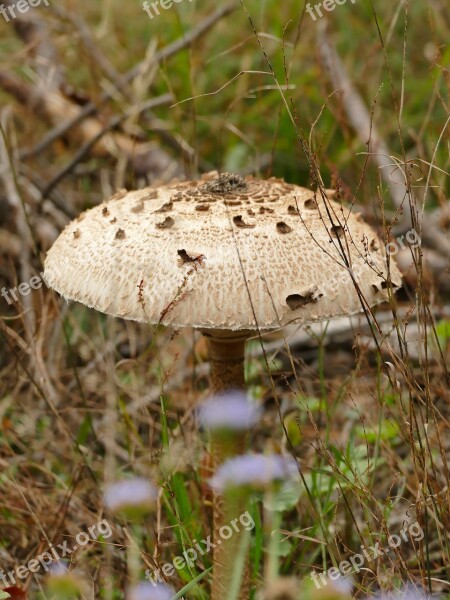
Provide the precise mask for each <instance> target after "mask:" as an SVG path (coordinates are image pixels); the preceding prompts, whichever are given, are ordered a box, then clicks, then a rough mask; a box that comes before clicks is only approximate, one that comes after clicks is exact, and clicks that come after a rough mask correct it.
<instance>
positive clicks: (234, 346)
mask: <svg viewBox="0 0 450 600" xmlns="http://www.w3.org/2000/svg"><path fill="white" fill-rule="evenodd" d="M246 340H247V338H246V337H244V338H243V337H241V336H239V337H238V338H234V337H229V338H228V337H223V338H222V337H210V338H208V342H209V357H210V361H211V388H212V392H213V394H219V393H220V392H225V391H227V390H241V389H244V388H245V379H244V358H245V342H246Z"/></svg>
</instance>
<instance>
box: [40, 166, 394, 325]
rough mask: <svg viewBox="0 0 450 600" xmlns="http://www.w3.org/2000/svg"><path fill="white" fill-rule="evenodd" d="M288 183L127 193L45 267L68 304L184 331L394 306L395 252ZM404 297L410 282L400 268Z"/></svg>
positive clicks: (189, 185)
mask: <svg viewBox="0 0 450 600" xmlns="http://www.w3.org/2000/svg"><path fill="white" fill-rule="evenodd" d="M331 195H332V192H329V191H327V194H326V197H325V198H323V197H322V195H321V194H320V193H319V192H317V193H314V192H312V191H310V190H308V189H305V188H302V187H298V186H296V185H291V184H287V183H285V182H284V181H283V180H280V179H275V178H272V179H268V180H259V179H255V178H253V177H251V176H248V177H246V178H245V179H244V178H241V177H239V176H236V175H230V174H223V175H220V176H218V175H217V173H216V172H213V173H209V174H207V175H205V176H203V178H202V179H200V180H197V181H187V182H173V183H170V184H168V185H165V186H162V187H159V188H145V189H141V190H138V191H133V192H129V193H127V192H126V191H121V192H118V193H117V194H115V195H114V196H113V197H112V198H111V199H109V200H108V201H105V202H104V203H102V204H101V205H99V206H96V207H95V208H92V209H90V210H88V211H86V212H84V213H83V214H81V215H80V216H79V217H78V218H77V219H75V220H74V221H72V222H71V223H70V224H69V225H68V226H67V227H66V228H65V229H64V231H63V232H62V233H61V235H60V236H59V238H58V239H57V240H56V242H55V243H54V245H53V246H52V248H51V249H50V251H49V252H48V255H47V258H46V261H45V272H44V279H45V281H46V283H47V284H48V285H49V287H52V288H54V289H55V290H56V291H57V292H59V293H60V294H61V295H62V296H64V298H66V299H70V300H76V301H78V302H81V303H83V304H85V305H87V306H89V307H92V308H95V309H96V310H99V311H101V312H103V313H107V314H110V315H113V316H118V317H122V318H125V319H132V320H135V321H141V322H149V323H162V324H164V325H170V326H173V327H195V328H201V329H221V330H231V331H238V330H254V329H257V328H259V329H261V330H270V329H277V328H279V327H282V326H284V325H287V324H290V323H298V324H306V323H312V322H316V321H321V320H327V319H330V318H332V317H336V316H340V315H350V314H354V313H357V312H360V311H361V310H362V305H361V299H360V297H359V294H358V292H357V289H356V288H355V285H354V284H353V282H352V276H351V274H350V271H349V267H348V265H351V269H352V272H353V277H354V279H355V281H356V282H357V284H358V288H359V290H360V293H361V295H362V297H363V298H364V299H365V302H366V304H367V305H368V306H372V305H374V304H377V303H379V302H382V301H383V300H386V299H387V297H388V293H387V287H388V283H387V279H388V278H387V265H386V253H385V250H384V244H383V243H382V242H381V241H380V240H379V239H378V238H377V236H376V234H375V232H374V231H373V230H372V229H371V228H370V227H369V226H368V225H367V224H366V223H364V222H363V221H362V220H361V218H360V215H358V214H353V213H352V212H351V210H350V209H349V208H346V207H344V206H343V205H341V204H340V203H338V202H335V201H334V200H332V199H331ZM390 280H391V281H392V285H393V287H394V288H395V287H399V286H400V285H401V276H400V272H399V271H398V269H397V267H396V265H395V263H394V262H393V261H392V260H391V261H390Z"/></svg>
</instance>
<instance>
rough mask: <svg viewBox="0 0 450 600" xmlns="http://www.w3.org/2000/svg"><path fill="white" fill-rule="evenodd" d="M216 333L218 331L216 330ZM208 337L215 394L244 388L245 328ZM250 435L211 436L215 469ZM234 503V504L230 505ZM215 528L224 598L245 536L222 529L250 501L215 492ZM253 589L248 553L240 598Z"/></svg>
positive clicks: (218, 594)
mask: <svg viewBox="0 0 450 600" xmlns="http://www.w3.org/2000/svg"><path fill="white" fill-rule="evenodd" d="M215 334H216V332H215ZM204 335H205V337H207V339H208V345H209V356H210V362H211V388H212V392H213V394H220V393H221V392H226V391H230V390H238V389H244V388H245V377H244V359H245V343H246V341H247V338H248V335H247V333H246V332H242V331H241V332H236V334H233V333H232V332H226V334H225V332H224V333H223V335H215V336H214V337H210V335H208V334H207V333H205V332H204ZM246 445H247V435H246V433H245V432H243V433H234V434H233V436H232V439H228V440H224V439H223V438H221V437H220V436H215V435H213V436H212V438H211V454H212V458H213V463H214V469H216V468H217V466H218V465H220V464H221V463H223V462H224V461H225V460H227V459H228V458H230V457H232V456H236V455H239V454H243V453H244V452H245V450H246ZM231 504H232V505H231ZM213 507H214V513H213V514H214V517H213V520H214V523H213V525H214V529H213V542H214V543H217V542H218V541H220V542H221V543H220V544H219V545H217V546H216V547H215V548H214V570H213V582H212V592H211V600H223V599H224V598H226V597H227V593H228V590H229V588H230V583H231V580H232V578H233V572H234V568H233V562H234V560H236V556H237V554H238V551H239V544H240V541H241V539H242V535H241V534H242V533H244V532H245V530H243V532H241V531H239V532H236V531H233V535H232V537H231V538H230V539H228V540H221V535H220V529H221V527H223V526H224V525H228V526H229V524H230V521H231V520H232V519H239V517H240V516H241V514H243V513H245V512H246V510H247V503H246V502H245V501H244V499H241V500H240V501H239V500H237V501H236V502H233V503H230V502H228V503H227V502H226V501H225V498H224V497H223V496H222V495H221V494H219V493H218V492H214V498H213ZM249 593H250V579H249V565H248V557H246V559H245V565H244V570H243V575H242V584H241V590H240V593H239V600H248V598H249Z"/></svg>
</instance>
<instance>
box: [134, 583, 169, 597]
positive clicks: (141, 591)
mask: <svg viewBox="0 0 450 600" xmlns="http://www.w3.org/2000/svg"><path fill="white" fill-rule="evenodd" d="M175 595H176V594H175V592H174V591H173V590H172V588H170V587H169V586H167V585H165V584H164V583H159V584H157V585H154V584H152V583H138V584H137V585H135V586H133V587H132V588H131V589H130V590H129V592H128V594H127V600H172V598H173V597H174V596H175Z"/></svg>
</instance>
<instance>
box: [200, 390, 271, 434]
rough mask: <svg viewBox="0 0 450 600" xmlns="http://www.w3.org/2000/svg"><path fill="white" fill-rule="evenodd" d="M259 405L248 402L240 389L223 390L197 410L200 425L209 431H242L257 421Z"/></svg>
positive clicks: (259, 413)
mask: <svg viewBox="0 0 450 600" xmlns="http://www.w3.org/2000/svg"><path fill="white" fill-rule="evenodd" d="M260 415H261V410H260V408H259V406H257V405H256V404H254V403H253V402H250V400H249V399H248V398H247V396H246V395H245V394H244V393H243V392H241V391H230V392H224V393H222V394H219V395H217V396H213V397H212V398H210V399H209V400H206V402H204V403H203V405H202V406H200V408H199V410H198V420H199V422H200V425H202V427H204V428H205V429H208V430H209V431H217V430H222V431H243V430H247V429H251V428H252V427H253V426H254V425H256V423H258V421H259V419H260Z"/></svg>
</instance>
